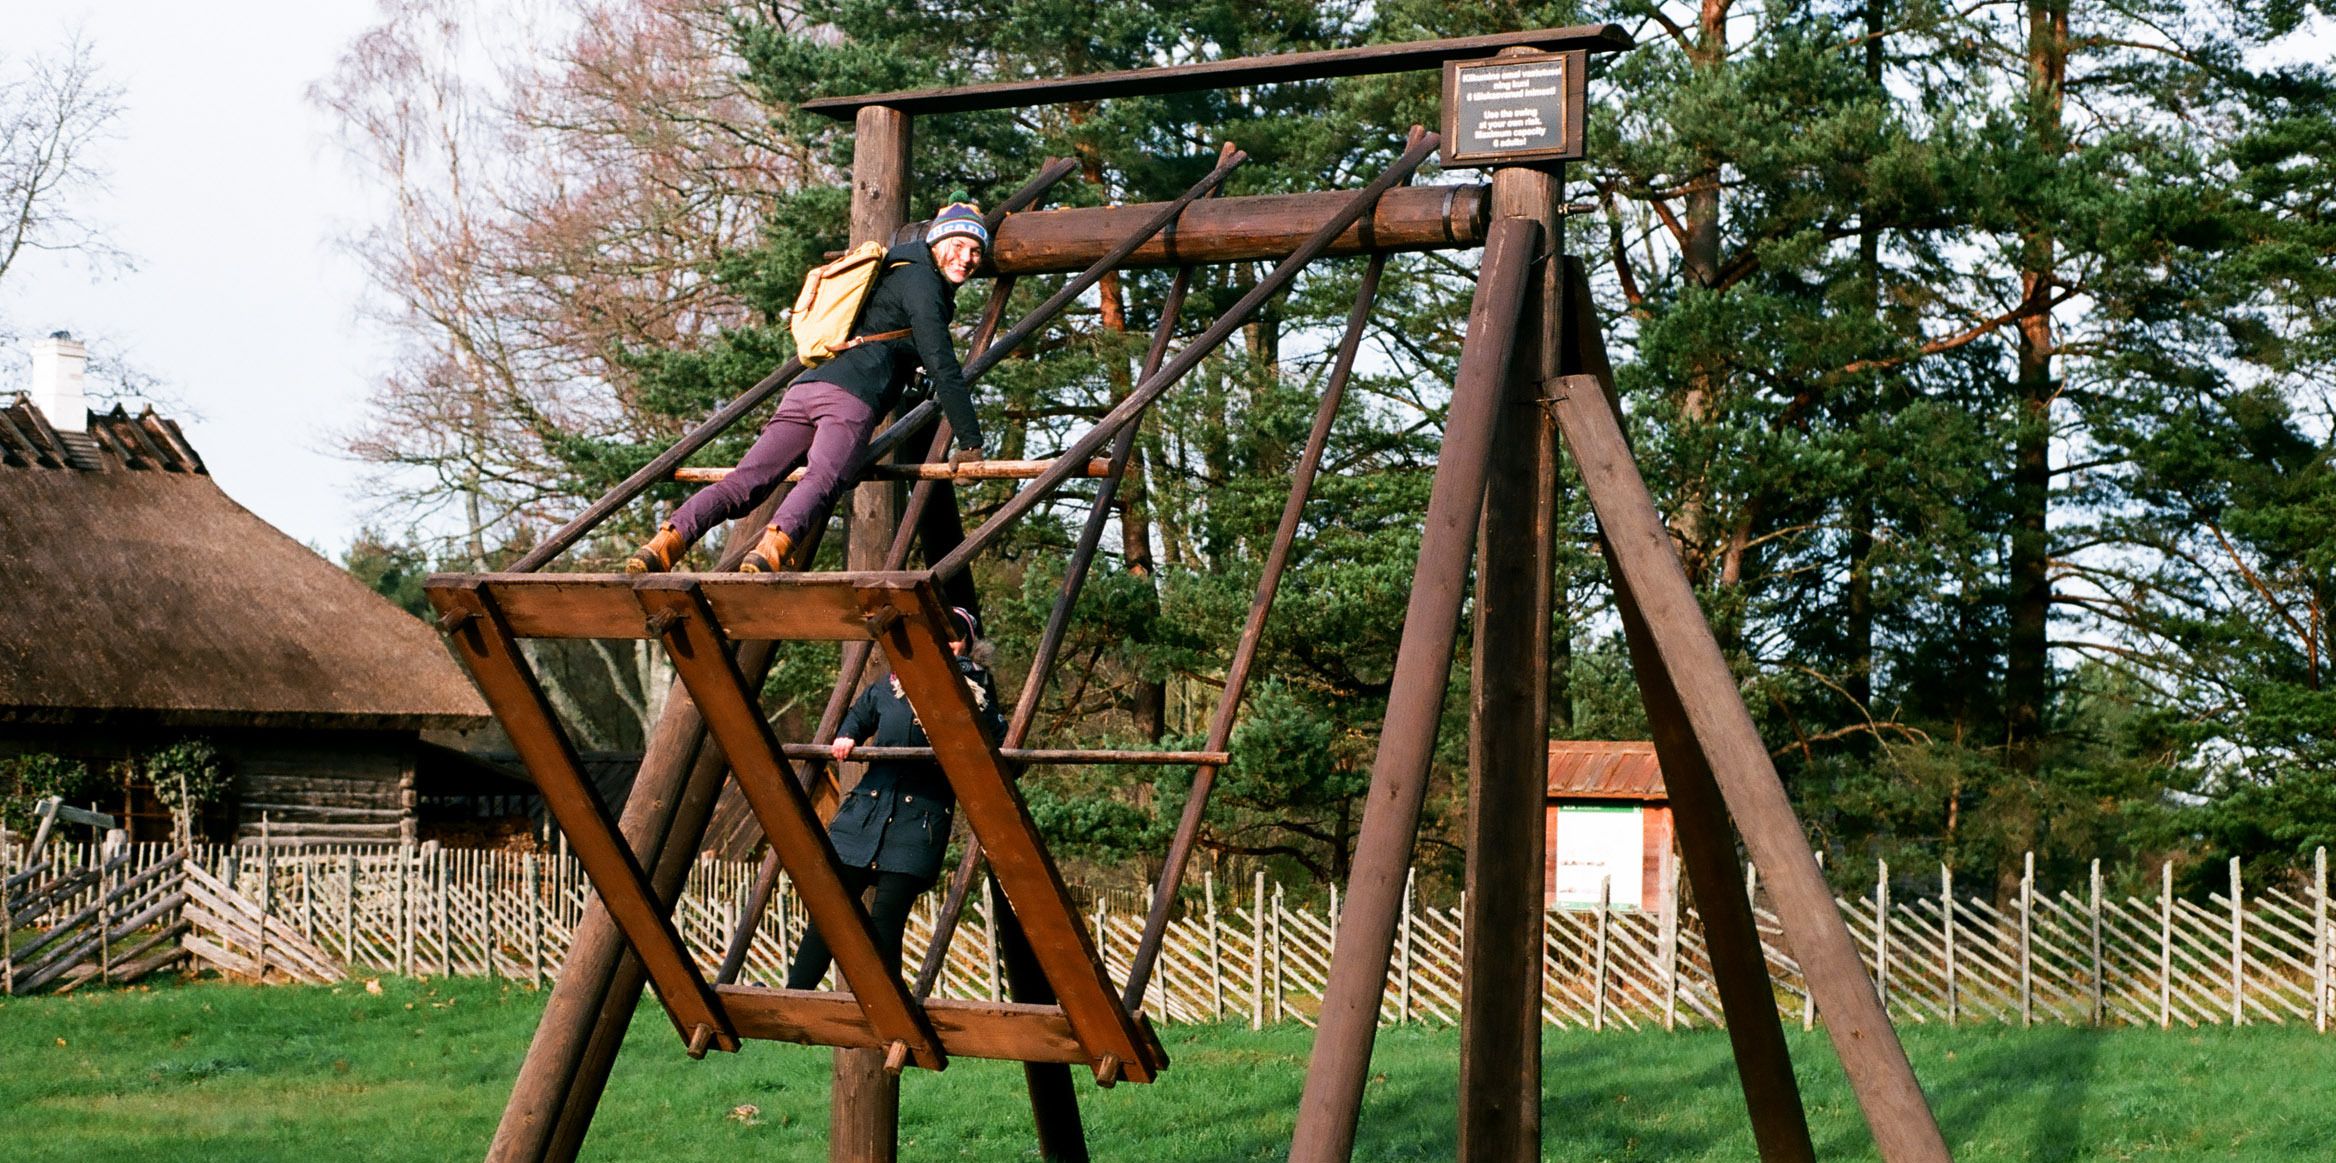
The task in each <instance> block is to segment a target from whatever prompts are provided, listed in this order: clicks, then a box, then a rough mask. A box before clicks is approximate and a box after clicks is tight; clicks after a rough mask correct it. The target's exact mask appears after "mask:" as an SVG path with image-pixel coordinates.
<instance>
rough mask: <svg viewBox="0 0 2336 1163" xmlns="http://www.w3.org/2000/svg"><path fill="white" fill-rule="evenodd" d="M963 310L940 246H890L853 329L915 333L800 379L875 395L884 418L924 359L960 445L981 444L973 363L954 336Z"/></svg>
mask: <svg viewBox="0 0 2336 1163" xmlns="http://www.w3.org/2000/svg"><path fill="white" fill-rule="evenodd" d="M895 263H899V264H903V265H899V266H895V265H893V264H895ZM956 316H957V288H955V287H952V286H950V285H949V280H947V279H944V278H942V277H941V271H940V268H938V267H936V266H934V265H933V250H932V248H931V247H929V246H927V245H925V244H924V243H922V242H903V243H901V244H899V245H897V246H895V247H893V248H892V249H891V250H889V251H886V252H885V254H884V270H883V272H882V273H881V274H880V275H878V276H877V280H876V286H875V288H874V289H872V290H870V291H869V292H868V301H867V303H866V304H865V305H863V306H862V307H861V308H860V321H859V323H857V324H855V325H854V326H853V327H852V334H853V335H855V336H859V335H874V334H877V333H879V332H884V331H899V330H902V329H904V328H905V329H907V330H908V331H909V334H908V335H906V336H903V337H901V338H899V339H886V340H880V341H878V342H875V343H863V344H861V345H860V346H858V347H853V348H847V349H845V351H844V353H843V354H841V355H839V356H836V357H835V358H834V359H831V360H829V361H827V362H826V363H823V364H821V365H819V366H818V367H815V368H813V369H811V370H810V371H808V372H805V373H803V379H802V380H801V381H800V382H802V383H826V384H835V385H837V386H839V387H842V388H844V389H845V390H847V391H849V392H851V393H852V394H853V395H855V396H858V397H859V398H860V399H862V400H865V401H867V403H868V406H869V407H871V408H874V409H875V410H876V415H878V416H883V415H884V414H886V413H888V412H890V411H892V407H893V405H895V404H897V403H899V402H900V395H901V391H902V389H904V388H906V387H907V386H908V383H909V380H910V379H912V378H914V377H915V375H916V370H917V367H918V365H919V364H922V365H923V366H924V369H925V378H926V379H928V380H930V381H931V382H932V385H933V395H934V396H935V397H936V398H937V399H939V400H940V402H941V412H942V414H943V415H945V416H947V417H948V418H949V428H950V431H951V432H952V433H953V434H954V435H953V437H952V440H953V442H954V443H955V444H956V446H957V447H959V448H971V449H979V448H981V447H982V438H981V418H980V417H979V416H977V415H975V414H974V410H973V393H972V391H971V390H970V389H968V388H967V387H966V384H965V368H964V366H963V365H961V364H959V363H958V362H957V349H956V348H955V347H954V346H953V345H952V344H951V343H950V339H949V323H950V320H952V319H954V318H956Z"/></svg>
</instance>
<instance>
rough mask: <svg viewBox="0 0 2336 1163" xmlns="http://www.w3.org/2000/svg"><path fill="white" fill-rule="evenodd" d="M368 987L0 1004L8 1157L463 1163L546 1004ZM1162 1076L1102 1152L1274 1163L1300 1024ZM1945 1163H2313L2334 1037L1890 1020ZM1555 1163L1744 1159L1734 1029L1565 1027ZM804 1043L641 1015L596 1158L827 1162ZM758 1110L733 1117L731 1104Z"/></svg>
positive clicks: (1230, 1045) (938, 1126) (1412, 1127)
mask: <svg viewBox="0 0 2336 1163" xmlns="http://www.w3.org/2000/svg"><path fill="white" fill-rule="evenodd" d="M379 986H380V992H379V993H373V992H370V991H369V990H368V989H367V988H365V987H364V986H363V985H361V984H351V985H345V986H342V987H339V988H330V989H328V988H271V989H255V988H249V987H243V986H234V985H225V984H193V985H183V986H167V987H160V988H155V989H151V990H147V989H130V990H122V991H115V992H100V993H91V994H83V995H77V996H71V997H62V998H18V999H0V1143H5V1150H4V1153H5V1156H6V1158H8V1159H9V1160H11V1161H12V1163H40V1161H46V1160H59V1161H66V1160H70V1161H73V1163H98V1161H103V1160H116V1159H119V1160H131V1159H135V1160H198V1159H199V1160H217V1161H230V1160H231V1161H235V1163H247V1161H249V1163H261V1161H268V1160H300V1161H303V1163H306V1161H308V1160H313V1159H315V1158H317V1157H319V1156H320V1155H321V1156H324V1157H326V1158H328V1159H332V1160H334V1163H353V1161H356V1160H434V1161H435V1160H463V1159H476V1158H478V1157H479V1156H480V1154H481V1152H482V1150H483V1148H484V1146H485V1144H486V1142H487V1139H488V1137H489V1135H490V1134H491V1132H492V1130H493V1127H494V1122H495V1117H496V1115H497V1113H498V1112H499V1110H500V1109H501V1104H502V1100H503V1098H504V1095H505V1093H506V1091H507V1089H508V1086H509V1083H510V1079H511V1076H512V1073H513V1072H514V1070H515V1069H516V1068H517V1061H518V1057H519V1054H520V1052H521V1051H522V1049H523V1048H524V1047H525V1045H526V1043H527V1038H528V1035H529V1033H530V1032H531V1031H532V1030H533V1028H534V1024H535V1019H536V1015H537V1014H538V1012H539V1010H540V1006H541V997H542V995H540V994H537V993H534V992H532V991H529V990H527V989H525V988H523V987H515V986H509V985H505V984H502V983H498V982H481V981H468V980H464V981H435V982H417V981H405V980H398V979H383V980H382V981H381V982H380V983H379ZM1163 1034H1164V1036H1165V1037H1166V1038H1167V1039H1168V1042H1169V1053H1170V1054H1171V1055H1172V1056H1173V1057H1174V1059H1175V1062H1174V1065H1173V1068H1172V1069H1171V1070H1170V1071H1169V1072H1168V1073H1167V1075H1166V1076H1165V1077H1164V1078H1163V1080H1162V1081H1161V1082H1160V1083H1159V1084H1157V1085H1154V1086H1148V1087H1147V1086H1122V1087H1119V1088H1117V1089H1116V1090H1111V1091H1102V1090H1096V1089H1093V1088H1091V1087H1083V1088H1082V1093H1081V1100H1082V1103H1083V1106H1084V1109H1085V1111H1086V1115H1087V1121H1088V1134H1089V1138H1090V1141H1091V1142H1092V1143H1093V1144H1094V1146H1095V1153H1096V1157H1097V1158H1100V1159H1128V1160H1135V1159H1140V1160H1161V1161H1185V1160H1193V1161H1199V1160H1246V1159H1272V1158H1277V1157H1279V1156H1280V1154H1281V1152H1282V1151H1283V1150H1284V1148H1285V1144H1286V1143H1287V1141H1288V1137H1289V1131H1290V1124H1291V1120H1292V1118H1293V1112H1294V1111H1295V1109H1296V1104H1297V1100H1298V1092H1299V1088H1300V1084H1301V1079H1302V1074H1303V1071H1304V1065H1305V1055H1306V1050H1307V1046H1308V1037H1307V1031H1305V1030H1303V1029H1301V1028H1297V1027H1289V1028H1283V1029H1275V1030H1268V1031H1265V1032H1263V1033H1252V1032H1250V1031H1249V1030H1247V1029H1236V1028H1206V1029H1193V1028H1190V1027H1171V1028H1168V1029H1166V1030H1164V1031H1163ZM1793 1037H1794V1039H1795V1041H1794V1053H1795V1060H1796V1061H1798V1062H1799V1063H1801V1085H1802V1088H1803V1091H1804V1093H1805V1094H1806V1095H1807V1096H1808V1099H1809V1105H1810V1117H1811V1121H1812V1125H1813V1127H1814V1129H1815V1132H1816V1135H1817V1138H1818V1147H1819V1153H1820V1154H1821V1155H1822V1156H1824V1157H1826V1158H1828V1159H1854V1158H1870V1157H1871V1155H1872V1151H1871V1147H1870V1146H1869V1145H1868V1144H1867V1142H1866V1140H1865V1132H1864V1128H1863V1126H1862V1124H1861V1123H1860V1122H1859V1120H1858V1117H1857V1112H1856V1108H1855V1106H1854V1104H1853V1103H1852V1102H1851V1101H1850V1099H1849V1096H1848V1092H1847V1089H1846V1086H1845V1084H1844V1083H1843V1081H1842V1079H1841V1077H1840V1074H1839V1071H1838V1070H1837V1069H1836V1068H1835V1067H1834V1064H1833V1058H1832V1054H1831V1052H1830V1050H1829V1049H1828V1048H1827V1047H1826V1046H1825V1044H1824V1038H1823V1035H1822V1034H1821V1033H1820V1034H1818V1035H1816V1036H1813V1037H1804V1036H1802V1035H1800V1034H1799V1033H1797V1032H1796V1033H1794V1035H1793ZM1457 1041H1458V1039H1457V1037H1456V1035H1455V1034H1454V1033H1453V1032H1452V1031H1449V1030H1438V1031H1426V1030H1418V1029H1399V1030H1389V1031H1386V1032H1385V1033H1383V1034H1382V1035H1381V1037H1380V1040H1379V1049H1378V1053H1377V1056H1376V1058H1375V1060H1374V1062H1375V1065H1374V1069H1373V1073H1372V1079H1371V1088H1370V1097H1369V1101H1368V1105H1367V1106H1366V1108H1365V1111H1364V1124H1363V1128H1362V1136H1361V1141H1362V1143H1363V1147H1362V1149H1361V1150H1359V1151H1358V1152H1357V1153H1356V1157H1357V1158H1358V1159H1371V1160H1396V1159H1448V1158H1450V1157H1451V1142H1452V1128H1453V1124H1454V1116H1453V1108H1452V1096H1453V1091H1454V1081H1453V1079H1454V1065H1453V1063H1454V1058H1453V1053H1454V1048H1455V1046H1456V1045H1457ZM1907 1042H1908V1046H1909V1049H1910V1051H1911V1052H1912V1053H1913V1055H1914V1059H1915V1068H1916V1070H1917V1071H1918V1072H1919V1073H1920V1074H1921V1075H1922V1078H1923V1081H1924V1084H1925V1085H1926V1086H1927V1087H1928V1089H1929V1091H1930V1093H1931V1095H1932V1097H1933V1099H1934V1101H1935V1102H1936V1104H1937V1106H1938V1109H1939V1112H1940V1117H1941V1118H1942V1120H1943V1121H1944V1124H1945V1127H1946V1131H1947V1137H1948V1140H1949V1142H1950V1143H1951V1144H1953V1145H1954V1147H1955V1151H1956V1157H1957V1158H1958V1159H1961V1160H1964V1161H1966V1163H1976V1161H1981V1160H2006V1161H2009V1160H2063V1159H2066V1160H2075V1159H2084V1160H2096V1159H2097V1160H2112V1159H2118V1160H2124V1159H2143V1160H2171V1159H2259V1160H2306V1159H2325V1158H2330V1157H2331V1156H2332V1155H2336V1146H2332V1144H2336V1035H2331V1036H2321V1035H2315V1034H2313V1033H2311V1032H2310V1031H2309V1030H2308V1029H2305V1030H2298V1029H2293V1028H2280V1027H2249V1028H2246V1029H2243V1030H2238V1031H2231V1030H2223V1029H2209V1030H2201V1031H2181V1030H2177V1031H2174V1032H2171V1033H2161V1032H2159V1031H2155V1030H2108V1031H2095V1030H2066V1029H2058V1028H2052V1029H2036V1030H2030V1031H2024V1032H2023V1031H2019V1030H2008V1029H2001V1028H1996V1027H1979V1028H1966V1029H1963V1030H1958V1031H1952V1032H1949V1031H1942V1030H1930V1029H1922V1028H1915V1029H1912V1030H1910V1031H1908V1032H1907ZM1547 1053H1548V1063H1549V1067H1548V1082H1547V1085H1546V1087H1545V1091H1544V1093H1545V1095H1546V1100H1545V1106H1544V1113H1543V1119H1544V1124H1545V1127H1546V1135H1545V1141H1546V1143H1547V1155H1548V1157H1549V1158H1551V1159H1563V1160H1602V1159H1649V1160H1654V1159H1661V1160H1744V1159H1750V1158H1752V1157H1753V1151H1752V1143H1751V1136H1750V1134H1749V1132H1748V1131H1747V1130H1746V1128H1745V1120H1744V1115H1743V1109H1742V1106H1741V1102H1740V1100H1739V1098H1738V1097H1737V1092H1736V1090H1735V1083H1734V1077H1733V1072H1732V1069H1731V1067H1730V1065H1729V1060H1728V1050H1727V1042H1726V1039H1725V1037H1724V1036H1723V1035H1717V1034H1713V1033H1708V1032H1705V1033H1693V1034H1676V1035H1666V1034H1662V1033H1643V1034H1604V1035H1591V1034H1577V1033H1556V1034H1552V1035H1551V1036H1550V1039H1549V1042H1548V1049H1547ZM827 1063H828V1056H827V1054H826V1053H825V1052H823V1051H817V1050H810V1049H805V1048H801V1047H795V1046H782V1045H775V1044H771V1043H751V1044H749V1045H748V1047H747V1048H746V1050H745V1052H743V1053H740V1054H735V1055H722V1054H716V1055H712V1056H709V1057H708V1058H707V1059H706V1060H705V1061H703V1062H691V1061H689V1060H688V1059H687V1058H685V1057H683V1056H682V1054H681V1052H680V1049H679V1046H678V1045H677V1044H676V1042H675V1040H674V1037H673V1034H672V1030H671V1027H670V1026H668V1025H667V1024H666V1022H665V1020H664V1017H663V1016H662V1014H661V1013H659V1012H657V1011H656V1009H655V1007H654V1005H653V1004H652V1005H648V1006H644V1007H643V1010H642V1016H641V1017H640V1018H639V1020H638V1021H636V1023H635V1024H634V1028H633V1033H632V1037H631V1039H630V1041H629V1042H628V1043H627V1045H626V1048H625V1052H624V1058H623V1059H622V1060H621V1061H620V1062H619V1063H618V1066H617V1074H616V1078H615V1081H614V1082H613V1083H612V1084H611V1086H610V1088H609V1093H608V1097H607V1100H606V1101H605V1102H604V1103H603V1104H602V1107H601V1113H600V1117H599V1119H598V1121H597V1122H596V1124H595V1126H594V1130H593V1136H592V1140H591V1143H590V1144H589V1147H588V1149H587V1151H586V1155H587V1156H588V1157H593V1158H600V1159H652V1158H653V1159H657V1160H660V1161H661V1163H662V1161H671V1163H683V1161H689V1160H723V1161H725V1163H733V1161H735V1160H738V1159H741V1158H752V1159H769V1160H805V1161H815V1160H821V1159H824V1158H825V1157H826V1152H825V1147H824V1142H825V1132H826V1118H827V1114H826V1112H827V1108H826V1097H825V1096H826V1083H827ZM1021 1104H1022V1099H1021V1072H1020V1071H1019V1070H1017V1069H1015V1068H1014V1067H1012V1066H1011V1065H1008V1064H1000V1063H989V1062H972V1061H968V1062H961V1063H959V1064H958V1065H956V1066H954V1067H952V1068H951V1069H950V1070H948V1071H947V1072H946V1073H943V1074H940V1075H932V1074H919V1073H915V1072H912V1073H911V1075H910V1076H909V1078H908V1080H907V1082H906V1084H905V1086H904V1094H903V1099H902V1108H903V1115H902V1127H901V1138H902V1157H903V1158H904V1159H909V1160H925V1159H983V1160H1001V1159H1027V1158H1032V1157H1034V1152H1033V1151H1032V1149H1031V1147H1030V1135H1029V1127H1028V1112H1027V1108H1026V1107H1024V1106H1022V1105H1021ZM749 1107H751V1108H753V1109H752V1110H751V1111H750V1110H748V1109H747V1108H749Z"/></svg>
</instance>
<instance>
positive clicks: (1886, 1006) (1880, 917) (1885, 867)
mask: <svg viewBox="0 0 2336 1163" xmlns="http://www.w3.org/2000/svg"><path fill="white" fill-rule="evenodd" d="M1874 994H1875V996H1877V997H1879V998H1881V999H1882V1012H1883V1013H1885V1014H1887V1013H1889V1012H1890V862H1889V861H1887V860H1875V861H1874Z"/></svg>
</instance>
